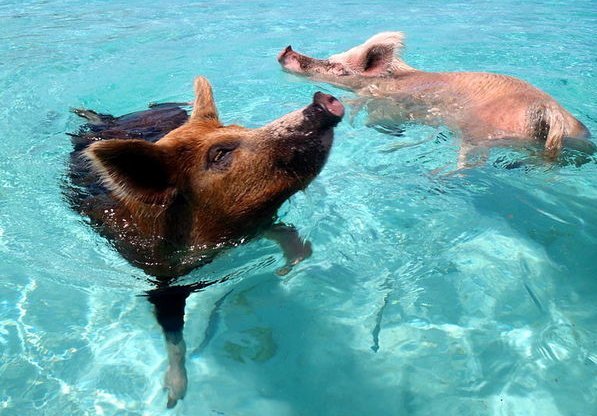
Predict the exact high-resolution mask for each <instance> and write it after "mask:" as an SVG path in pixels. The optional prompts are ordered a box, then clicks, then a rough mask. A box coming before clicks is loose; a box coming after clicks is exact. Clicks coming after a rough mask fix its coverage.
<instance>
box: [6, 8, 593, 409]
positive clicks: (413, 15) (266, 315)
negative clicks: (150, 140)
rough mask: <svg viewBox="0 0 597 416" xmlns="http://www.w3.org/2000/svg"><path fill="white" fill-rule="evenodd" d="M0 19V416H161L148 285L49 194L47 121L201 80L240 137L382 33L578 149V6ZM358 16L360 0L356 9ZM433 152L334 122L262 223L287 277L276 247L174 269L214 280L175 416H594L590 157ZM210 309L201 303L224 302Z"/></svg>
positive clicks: (134, 103)
mask: <svg viewBox="0 0 597 416" xmlns="http://www.w3.org/2000/svg"><path fill="white" fill-rule="evenodd" d="M294 3H295V4H292V5H286V6H281V5H278V4H277V3H275V2H273V3H268V2H258V3H253V2H240V1H237V2H235V1H222V2H218V1H215V2H214V1H211V2H179V1H168V2H166V1H160V2H151V5H150V3H149V2H145V1H111V2H106V1H89V2H74V1H64V0H62V1H45V2H28V1H6V0H4V1H3V2H2V3H0V23H1V24H0V94H1V97H2V104H3V105H2V107H1V108H0V132H1V133H2V137H1V140H0V155H1V158H0V414H2V415H19V416H21V415H40V414H43V415H66V414H73V415H95V414H97V415H113V414H118V415H125V414H126V415H154V414H165V413H166V410H165V403H166V395H165V393H164V392H163V391H162V384H161V383H162V377H163V373H164V371H165V369H166V355H165V349H164V344H163V340H162V335H161V332H160V329H159V327H158V325H157V323H156V321H155V319H154V317H153V314H152V309H151V307H150V305H149V303H148V302H147V301H146V299H144V298H143V297H139V295H140V294H141V293H143V291H144V290H147V289H149V288H150V285H149V283H147V280H146V276H144V275H143V273H142V272H140V271H139V270H138V269H135V268H134V267H132V266H130V265H129V264H128V263H127V262H126V261H124V260H123V259H122V258H121V257H120V255H119V254H118V253H117V252H115V251H114V250H113V249H112V248H111V246H110V245H109V244H108V243H107V242H106V241H105V240H104V239H102V238H101V237H99V236H98V235H97V234H95V233H94V232H93V231H92V230H91V229H90V227H89V226H88V224H87V223H86V221H85V220H84V219H82V218H81V217H80V216H79V215H78V214H76V213H74V212H72V211H71V210H70V208H69V207H68V205H67V203H66V202H65V201H64V199H63V196H62V190H61V185H62V183H63V181H64V178H65V173H66V163H67V160H68V154H69V152H70V150H71V148H70V143H69V139H68V137H67V136H66V135H65V132H68V131H73V130H75V129H76V128H77V126H78V123H79V120H77V119H76V117H75V116H73V115H72V114H70V113H69V112H68V109H69V107H73V106H83V107H89V108H93V109H96V110H100V111H105V112H111V113H115V114H122V113H125V112H130V111H135V110H140V109H143V108H145V106H146V105H147V103H149V102H152V101H181V100H189V99H190V98H191V97H192V93H191V86H192V79H193V77H194V76H195V75H198V74H202V75H205V76H207V77H208V78H209V79H210V80H211V82H212V83H213V85H214V90H215V94H216V99H217V102H218V105H219V109H220V113H221V116H222V118H223V119H224V120H225V121H226V122H227V123H239V124H243V125H246V126H249V127H256V126H260V125H262V124H264V123H265V122H267V121H270V120H272V119H273V118H275V117H278V116H281V115H283V114H285V113H287V112H289V111H291V110H294V109H296V108H299V107H301V106H303V105H305V104H307V103H308V102H309V101H310V97H311V95H312V94H313V92H315V91H316V90H324V91H326V92H330V93H333V94H336V95H337V96H339V97H340V98H342V99H344V100H346V99H350V98H351V96H350V94H348V93H346V92H343V91H340V90H335V89H333V88H332V87H329V86H326V85H313V84H310V83H308V82H306V81H304V80H300V79H298V78H295V77H293V76H291V75H288V74H285V73H283V72H282V71H281V70H280V69H279V66H278V64H277V62H276V60H275V57H276V54H277V53H278V52H279V51H280V50H281V49H282V48H283V47H285V46H286V45H288V44H292V45H293V47H294V48H295V49H296V50H299V51H301V52H304V53H307V54H310V55H314V56H319V57H325V56H329V55H330V54H332V53H336V52H340V51H342V50H345V49H348V48H349V47H352V46H354V45H356V44H359V43H361V42H362V41H363V40H365V39H366V38H368V37H369V36H370V35H372V34H374V33H376V32H379V31H383V30H401V31H404V32H406V34H407V49H406V53H405V58H406V62H408V63H409V64H411V65H413V66H415V67H418V68H421V69H428V70H445V71H447V70H486V71H495V72H501V73H506V74H510V75H514V76H518V77H521V78H523V79H525V80H527V81H530V82H532V83H533V84H535V85H536V86H538V87H540V88H541V89H543V90H545V91H547V92H549V93H550V94H551V95H553V96H554V97H556V99H558V100H559V101H560V103H562V104H563V105H564V106H565V107H566V108H568V109H569V110H570V111H571V112H572V113H573V114H575V115H576V116H577V117H578V118H579V119H580V120H581V121H583V122H584V123H585V124H586V125H587V126H588V128H589V129H590V130H591V131H592V132H593V134H594V135H595V134H596V132H597V104H596V103H597V100H596V98H597V97H596V91H597V88H596V86H597V85H596V82H595V76H596V73H595V68H596V65H595V64H596V58H597V56H596V50H595V38H596V37H597V26H596V21H597V4H596V3H595V2H594V1H574V2H572V1H570V2H565V1H558V2H548V3H546V2H537V1H530V2H524V3H521V2H518V1H503V2H499V3H498V2H489V1H488V2H476V3H475V5H472V4H469V2H445V1H429V2H392V1H386V2H381V1H371V2H355V1H348V2H330V3H328V2H321V1H310V0H309V1H303V2H294ZM363 3H364V4H366V5H363ZM457 153H458V141H457V138H454V137H452V135H451V134H450V133H449V132H446V131H444V130H441V129H440V130H436V129H432V128H427V127H425V128H424V127H416V126H413V127H409V128H407V129H406V131H405V133H404V135H403V136H401V137H394V136H391V135H386V134H382V133H380V132H377V131H375V130H373V129H370V128H367V127H366V126H365V125H364V116H363V115H362V114H358V115H356V116H355V117H354V120H353V121H352V122H350V120H349V117H347V119H346V120H345V121H344V122H343V123H342V124H340V126H339V127H338V128H337V129H336V143H335V148H334V149H333V152H332V154H331V156H330V159H329V162H328V164H327V166H326V168H325V169H324V171H323V172H322V174H321V175H320V177H319V178H318V179H317V180H316V181H315V182H314V183H313V184H312V185H311V186H310V187H309V188H308V190H307V191H306V192H304V193H301V194H298V195H296V196H294V197H293V198H292V199H291V200H290V201H289V202H288V203H287V204H285V205H284V206H283V208H282V210H281V217H282V219H283V220H284V221H286V222H288V223H292V224H294V225H295V226H296V227H297V228H298V229H299V230H300V232H301V235H303V236H305V237H306V238H308V239H309V240H310V241H311V242H312V243H313V247H314V254H313V256H312V257H311V258H310V259H308V260H307V261H305V262H303V263H301V264H300V265H299V266H298V267H296V268H295V270H293V271H292V272H291V273H290V274H289V275H288V276H286V277H284V278H279V277H277V276H276V275H275V273H274V272H275V270H276V269H277V268H278V267H280V266H281V265H282V264H283V259H282V256H281V253H280V251H279V249H278V248H277V247H276V246H275V245H274V243H271V242H268V241H265V240H259V241H253V242H251V243H249V244H247V245H245V246H243V247H240V248H237V249H235V250H232V251H229V252H228V253H226V254H225V255H223V256H221V257H220V258H219V259H218V260H216V261H215V262H213V263H212V264H210V265H208V266H207V267H205V268H203V269H201V270H197V271H195V272H193V273H192V274H191V275H189V276H186V277H185V278H184V281H185V282H187V283H188V282H191V281H195V280H198V279H201V278H214V279H217V278H220V277H222V276H226V275H232V276H233V278H232V279H230V280H228V281H227V282H226V283H224V284H221V285H219V286H212V287H209V288H208V289H206V290H205V291H203V292H200V293H196V294H194V295H192V297H191V298H190V299H189V301H188V303H187V308H186V313H187V315H186V326H185V338H186V341H187V346H188V354H187V357H188V358H187V370H188V373H189V391H188V393H187V397H186V398H185V399H184V400H183V401H182V402H180V403H179V404H178V405H177V407H176V408H175V409H174V410H172V411H169V413H172V414H177V415H276V416H277V415H280V416H285V415H433V414H443V415H592V414H595V413H594V412H595V409H597V315H596V313H595V305H596V304H597V279H596V276H597V209H596V202H597V164H596V163H595V162H592V163H588V164H585V165H583V166H581V167H576V166H573V165H569V166H548V165H534V166H530V167H523V168H518V169H506V168H505V167H504V166H505V165H506V164H507V163H504V160H506V161H512V160H517V159H522V158H525V157H527V156H528V155H527V154H525V153H524V151H520V150H515V149H496V150H494V151H493V152H492V153H491V156H490V160H489V162H488V163H487V164H486V165H483V166H480V167H477V168H474V169H471V170H469V171H467V172H466V173H464V174H458V175H454V174H452V172H453V171H454V169H455V168H456V157H457ZM224 296H225V297H224Z"/></svg>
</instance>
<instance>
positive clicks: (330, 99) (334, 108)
mask: <svg viewBox="0 0 597 416" xmlns="http://www.w3.org/2000/svg"><path fill="white" fill-rule="evenodd" d="M313 105H315V106H317V107H319V108H321V109H322V110H323V111H324V113H325V114H326V115H327V116H328V117H330V118H331V119H332V121H335V122H336V123H338V122H339V121H340V120H342V117H343V116H344V106H343V105H342V103H341V102H340V101H338V99H336V97H334V96H333V95H330V94H324V93H322V92H321V91H317V92H316V93H315V95H313Z"/></svg>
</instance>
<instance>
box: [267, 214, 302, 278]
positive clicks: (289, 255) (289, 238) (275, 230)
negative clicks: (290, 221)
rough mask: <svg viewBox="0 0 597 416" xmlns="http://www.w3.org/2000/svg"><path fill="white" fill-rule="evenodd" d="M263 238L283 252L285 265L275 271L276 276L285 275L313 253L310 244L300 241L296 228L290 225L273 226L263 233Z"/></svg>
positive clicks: (279, 224)
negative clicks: (274, 243) (273, 243)
mask: <svg viewBox="0 0 597 416" xmlns="http://www.w3.org/2000/svg"><path fill="white" fill-rule="evenodd" d="M265 237H266V238H268V239H270V240H273V241H275V242H276V243H278V244H279V245H280V247H281V248H282V251H283V252H284V258H285V259H286V264H285V265H284V266H283V267H281V268H279V269H278V270H276V274H277V275H278V276H285V275H287V274H288V273H289V272H290V271H291V270H292V267H293V266H296V265H297V264H299V263H300V262H301V261H303V260H304V259H306V258H307V257H309V256H311V254H312V253H313V250H312V249H311V243H310V242H309V241H304V240H303V239H301V237H300V235H299V233H298V231H297V230H296V228H294V227H292V226H290V225H286V224H283V223H278V224H274V225H273V226H272V227H271V228H270V229H268V230H267V231H266V232H265Z"/></svg>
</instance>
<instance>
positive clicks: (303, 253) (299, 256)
mask: <svg viewBox="0 0 597 416" xmlns="http://www.w3.org/2000/svg"><path fill="white" fill-rule="evenodd" d="M311 254H313V248H312V246H311V242H310V241H305V243H304V244H303V246H302V247H301V249H300V250H299V251H298V252H297V253H295V256H294V258H293V259H292V260H290V261H289V262H288V263H286V265H285V266H284V267H280V268H279V269H278V270H276V274H277V275H278V276H286V275H287V274H288V273H290V271H291V270H292V268H293V267H294V266H296V265H297V264H299V263H300V262H301V261H303V260H305V259H306V258H308V257H311Z"/></svg>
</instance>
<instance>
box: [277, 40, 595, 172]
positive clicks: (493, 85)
mask: <svg viewBox="0 0 597 416" xmlns="http://www.w3.org/2000/svg"><path fill="white" fill-rule="evenodd" d="M403 40H404V36H403V34H402V33H400V32H383V33H379V34H377V35H375V36H373V37H372V38H370V39H369V40H367V41H366V42H365V43H363V44H362V45H359V46H356V47H354V48H352V49H350V50H348V51H346V52H344V53H341V54H337V55H333V56H331V57H329V58H328V59H315V58H311V57H308V56H305V55H301V54H299V53H297V52H295V51H293V50H292V48H291V47H290V46H288V47H287V48H286V49H284V50H283V51H282V52H281V53H280V54H279V55H278V61H279V62H280V64H281V65H282V67H283V68H284V69H285V70H286V71H289V72H292V73H295V74H299V75H304V76H307V77H309V78H311V79H313V80H316V81H323V82H327V83H330V84H333V85H336V86H338V87H340V88H344V89H348V90H352V91H355V92H356V93H357V94H359V95H360V96H361V97H362V99H363V101H364V102H365V103H366V105H367V109H368V112H369V124H373V125H375V124H392V123H398V124H399V123H404V122H415V123H421V124H427V125H433V126H434V125H446V126H447V127H448V128H450V129H452V130H453V131H455V132H458V133H459V134H460V135H461V136H462V141H463V142H462V147H461V152H460V157H459V165H460V166H466V165H467V154H468V152H469V151H471V150H472V149H473V148H474V146H475V145H477V144H483V145H487V144H491V143H498V141H499V140H500V139H506V140H511V139H514V140H527V141H528V140H538V141H541V142H544V146H545V154H546V155H547V156H548V157H549V158H550V159H553V158H555V157H557V155H558V154H559V153H560V151H561V149H562V147H563V144H564V142H565V141H569V142H571V143H572V144H574V143H576V147H578V148H580V149H583V150H585V151H589V152H592V151H593V150H594V145H592V143H591V142H590V141H589V140H588V138H589V137H590V134H589V131H588V130H587V128H586V127H585V126H584V125H583V124H582V123H581V122H580V121H579V120H577V119H576V118H575V117H574V116H573V115H572V114H570V113H569V112H568V111H566V110H565V109H564V108H563V107H562V106H561V105H560V104H558V103H557V102H556V101H555V100H554V99H553V98H552V97H550V96H549V95H548V94H546V93H544V92H543V91H541V90H539V89H537V88H535V87H533V86H532V85H530V84H529V83H527V82H525V81H522V80H519V79H517V78H513V77H510V76H506V75H498V74H491V73H484V72H426V71H421V70H418V69H415V68H412V67H411V66H409V65H407V64H406V63H405V62H404V61H402V59H401V58H400V51H401V50H402V47H403ZM567 139H570V140H567ZM587 149H588V150H587Z"/></svg>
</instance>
